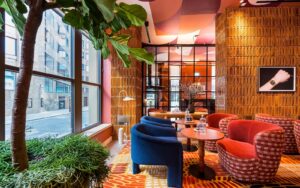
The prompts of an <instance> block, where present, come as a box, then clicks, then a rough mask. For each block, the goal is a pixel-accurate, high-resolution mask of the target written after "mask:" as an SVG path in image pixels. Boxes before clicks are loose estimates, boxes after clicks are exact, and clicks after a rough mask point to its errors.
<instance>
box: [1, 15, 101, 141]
mask: <svg viewBox="0 0 300 188" xmlns="http://www.w3.org/2000/svg"><path fill="white" fill-rule="evenodd" d="M75 32H77V33H80V32H79V31H75V30H74V29H73V28H71V27H70V26H68V25H66V24H64V23H63V22H62V19H61V16H60V14H59V13H57V12H56V11H52V10H49V11H46V12H45V13H44V17H43V21H42V24H41V26H40V28H39V31H38V34H37V39H36V40H37V41H38V42H37V43H36V47H35V56H34V67H33V70H34V72H33V77H32V79H31V85H30V91H29V98H28V105H27V121H26V138H27V139H31V138H37V137H48V136H54V137H59V136H63V135H66V134H70V133H72V132H74V131H75V130H76V132H80V130H82V129H83V128H88V127H91V126H92V125H98V124H100V120H101V118H100V117H101V116H100V109H101V108H100V104H101V95H100V91H101V80H100V72H101V70H100V69H101V66H100V65H101V58H100V52H99V51H96V50H95V49H94V48H93V46H92V45H91V43H90V42H89V40H88V38H87V37H86V36H85V35H84V34H82V35H81V36H80V34H79V35H75V34H74V33H75ZM76 40H78V41H80V42H82V48H80V47H79V48H77V49H75V48H74V46H75V45H73V44H75V42H76ZM21 45H22V40H21V38H20V36H19V35H18V32H17V31H16V28H15V27H14V24H13V23H12V21H11V17H10V16H9V15H8V14H6V13H5V78H0V79H5V102H3V101H2V102H1V103H0V104H3V106H4V107H5V125H1V124H0V126H5V134H4V135H5V138H0V140H2V139H6V140H8V139H10V131H11V115H12V105H13V99H14V93H15V89H16V80H17V76H18V68H19V62H20V56H21ZM74 54H82V58H81V59H79V60H78V59H75V57H76V58H78V56H75V55H74ZM80 62H81V64H82V66H76V64H75V63H77V64H79V63H80ZM77 69H79V70H80V71H81V69H82V75H84V77H82V79H81V78H80V75H79V78H77V77H78V75H75V74H74V72H75V71H76V70H77ZM77 71H78V70H77ZM75 79H80V82H75ZM75 88H79V89H82V101H80V100H76V96H77V94H76V93H75V92H74V91H75ZM3 89H4V88H3ZM0 92H1V91H0ZM77 98H78V97H77ZM3 106H1V108H2V107H3ZM80 106H82V113H80V110H76V108H79V109H80ZM76 113H77V114H76ZM76 115H77V116H79V117H80V118H78V117H76V120H77V121H80V122H81V123H78V122H75V116H76ZM80 124H82V126H80V127H78V126H79V125H80ZM75 126H77V127H75Z"/></svg>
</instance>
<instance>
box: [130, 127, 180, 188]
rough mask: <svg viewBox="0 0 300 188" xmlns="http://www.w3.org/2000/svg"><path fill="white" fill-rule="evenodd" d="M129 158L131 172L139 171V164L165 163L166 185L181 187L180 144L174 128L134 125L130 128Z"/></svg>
mask: <svg viewBox="0 0 300 188" xmlns="http://www.w3.org/2000/svg"><path fill="white" fill-rule="evenodd" d="M131 159H132V163H133V164H132V165H133V167H132V169H133V174H137V173H139V172H140V168H139V165H140V164H143V165H166V166H167V167H168V186H169V187H177V188H181V187H182V168H183V154H182V145H181V143H180V142H179V141H178V140H177V137H176V130H175V129H174V128H169V127H159V126H149V125H145V124H141V123H139V124H136V125H134V126H133V127H132V128H131Z"/></svg>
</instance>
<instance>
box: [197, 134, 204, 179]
mask: <svg viewBox="0 0 300 188" xmlns="http://www.w3.org/2000/svg"><path fill="white" fill-rule="evenodd" d="M198 154H199V170H200V172H201V173H203V172H204V169H205V163H204V155H205V151H204V141H202V140H198Z"/></svg>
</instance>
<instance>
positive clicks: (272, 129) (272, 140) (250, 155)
mask: <svg viewBox="0 0 300 188" xmlns="http://www.w3.org/2000/svg"><path fill="white" fill-rule="evenodd" d="M217 149H218V155H219V161H220V163H221V166H222V167H223V168H225V170H226V171H228V173H229V174H230V175H231V176H232V177H233V178H234V179H236V180H239V181H244V182H251V183H253V182H258V183H265V182H271V181H272V179H273V178H274V177H275V175H276V173H277V170H278V167H279V164H280V160H281V156H282V152H283V149H284V130H283V128H281V127H280V126H278V125H274V124H270V123H265V122H260V121H254V120H235V121H231V122H230V123H229V125H228V138H224V139H222V140H219V141H217Z"/></svg>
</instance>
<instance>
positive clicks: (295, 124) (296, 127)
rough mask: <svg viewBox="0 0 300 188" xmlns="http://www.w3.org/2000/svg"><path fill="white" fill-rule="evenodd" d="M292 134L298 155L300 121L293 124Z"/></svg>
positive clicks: (299, 147)
mask: <svg viewBox="0 0 300 188" xmlns="http://www.w3.org/2000/svg"><path fill="white" fill-rule="evenodd" d="M294 134H295V139H296V143H297V146H298V151H299V153H300V120H298V121H295V122H294Z"/></svg>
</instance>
